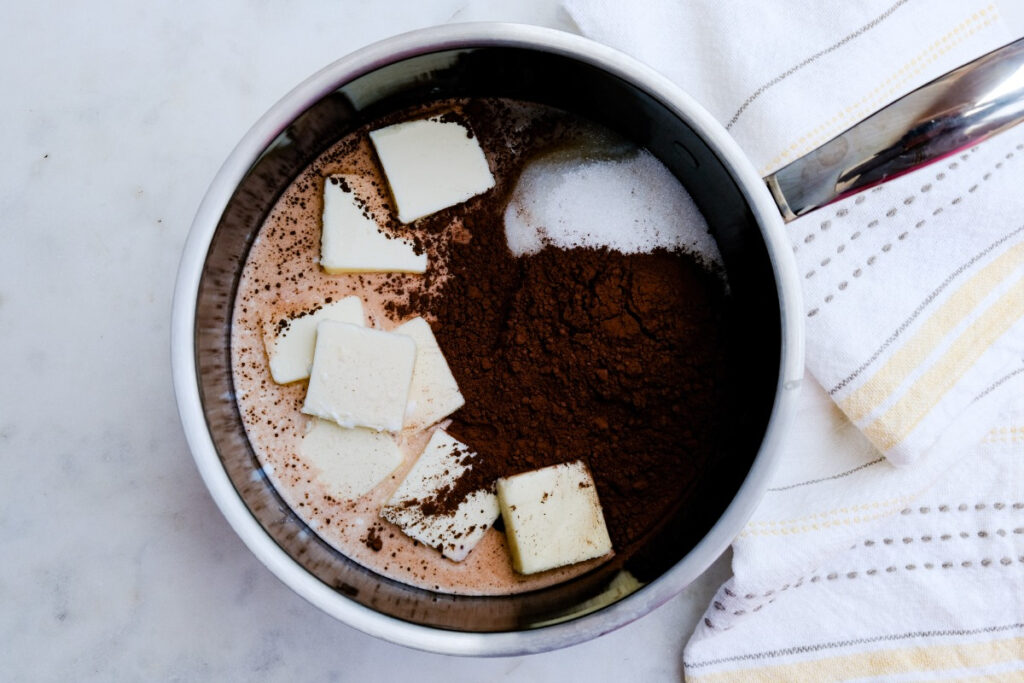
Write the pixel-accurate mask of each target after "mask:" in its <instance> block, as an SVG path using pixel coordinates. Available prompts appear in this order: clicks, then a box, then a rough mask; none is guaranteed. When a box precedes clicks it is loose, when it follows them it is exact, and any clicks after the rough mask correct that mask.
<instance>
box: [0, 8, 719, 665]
mask: <svg viewBox="0 0 1024 683" xmlns="http://www.w3.org/2000/svg"><path fill="white" fill-rule="evenodd" d="M475 19H489V20H514V21H524V22H530V23H538V24H545V25H549V26H556V27H563V28H571V26H570V25H569V24H568V20H567V19H566V17H565V15H564V14H561V13H560V10H559V9H558V6H557V3H556V2H555V1H554V0H533V1H531V2H526V3H519V4H517V5H516V6H515V7H514V8H511V7H504V6H502V4H501V3H498V2H489V3H488V2H475V3H469V4H468V5H467V2H465V0H437V1H434V2H431V3H421V2H416V1H415V0H402V1H396V2H390V3H357V2H352V1H347V2H314V3H305V4H304V6H303V7H302V9H300V10H294V11H293V10H287V9H285V8H284V7H283V6H280V4H277V3H265V2H250V3H246V2H242V1H241V0H227V1H225V2H217V3H200V2H191V3H157V4H146V3H137V2H127V1H125V0H116V1H114V2H110V3H104V4H102V5H96V4H92V3H62V2H56V1H54V0H46V1H41V2H35V3H17V4H16V3H6V4H5V5H4V8H3V9H0V57H2V61H3V63H4V67H3V69H0V91H2V92H3V93H4V107H3V110H2V113H0V120H2V124H3V125H2V126H0V142H2V148H3V150H4V153H3V162H2V163H0V216H2V218H0V231H2V238H3V247H2V248H0V329H2V330H3V334H2V336H0V359H2V361H0V362H2V367H3V380H2V381H0V461H2V463H3V475H2V477H0V672H2V673H0V678H2V679H4V680H18V681H20V680H89V679H92V680H105V681H106V680H140V679H145V680H150V679H153V680H254V679H255V680H298V679H300V678H305V679H312V680H336V679H337V680H393V679H395V678H396V677H397V676H398V675H399V674H401V673H408V672H415V674H416V677H417V680H420V681H423V682H424V683H427V682H428V681H462V680H465V681H470V680H472V681H477V680H510V681H512V680H529V681H548V680H550V681H554V680H561V679H562V678H564V677H565V675H566V672H567V671H572V673H573V678H577V679H578V678H583V677H587V678H589V679H590V680H644V681H669V680H680V679H681V678H682V664H681V654H682V649H683V645H684V644H685V641H686V639H687V638H688V635H689V633H690V632H691V630H692V628H693V625H694V624H695V623H696V621H697V619H698V618H699V616H700V614H701V613H702V612H703V609H704V606H705V605H706V604H707V601H708V599H709V596H710V594H711V592H712V591H713V589H714V588H716V587H717V585H718V584H719V583H720V582H721V581H722V580H724V578H725V574H726V572H727V565H726V563H724V562H722V561H720V562H719V563H718V564H717V565H716V566H715V569H713V570H712V572H710V573H709V574H708V575H705V577H704V578H703V579H702V580H701V581H700V582H698V584H697V585H694V586H692V587H691V588H690V589H689V590H688V591H687V592H686V593H685V594H683V595H681V596H679V597H678V598H677V599H675V600H673V601H671V602H670V603H669V604H667V605H665V606H663V607H662V608H660V609H659V610H657V611H656V612H654V613H653V614H651V615H649V616H647V617H646V618H644V619H642V620H640V621H638V622H636V623H634V624H632V625H630V626H627V627H625V628H623V629H621V630H619V631H617V632H615V633H612V634H610V635H607V636H604V637H603V638H600V639H598V640H596V641H592V642H589V643H585V644H582V645H579V646H577V647H573V648H569V649H566V650H562V651H558V652H553V653H548V654H542V655H535V656H531V657H520V658H507V659H460V658H454V657H445V656H440V655H433V654H428V653H423V652H417V651H413V650H408V649H404V648H401V647H398V646H395V645H391V644H389V643H386V642H384V641H380V640H377V639H374V638H371V637H369V636H366V635H363V634H362V633H359V632H357V631H355V630H353V629H351V628H349V627H347V626H345V625H343V624H341V623H338V622H336V621H334V620H333V619H332V618H330V617H328V616H326V615H325V614H323V613H321V612H320V611H319V610H317V609H316V608H314V607H312V606H311V605H309V604H307V603H306V602H305V601H304V600H302V599H301V598H299V597H298V596H297V595H295V594H294V593H292V592H291V591H290V590H289V589H288V588H286V587H285V586H284V585H283V584H282V583H281V582H280V581H278V580H277V579H276V578H275V577H274V576H272V575H271V573H270V572H269V571H267V570H266V569H265V568H264V567H263V566H262V565H261V564H260V563H259V562H258V561H257V560H256V559H255V558H254V557H253V556H252V555H251V554H250V553H249V551H248V550H247V549H246V548H245V547H244V546H243V545H242V543H241V541H239V540H238V538H237V537H236V536H235V535H234V533H233V532H232V531H231V529H230V528H229V527H228V525H227V523H226V522H225V521H224V519H223V518H222V517H221V515H220V513H219V511H218V510H217V508H216V507H215V506H214V504H213V502H212V500H211V499H210V496H209V495H208V494H207V492H206V489H205V488H204V486H203V484H202V482H201V480H200V478H199V475H198V473H197V471H196V468H195V466H194V464H193V462H192V458H191V456H190V455H189V452H188V448H187V446H186V444H185V439H184V436H183V434H182V431H181V427H180V425H179V422H178V416H177V412H176V408H175V402H174V395H173V391H172V388H171V377H170V361H169V319H170V305H171V292H172V289H173V285H174V278H175V270H176V267H177V263H178V258H179V254H180V250H181V247H182V244H183V243H184V240H185V236H186V234H187V232H188V229H189V225H190V222H191V220H192V216H193V213H194V212H195V210H196V207H197V206H198V204H199V201H200V199H201V197H202V195H203V193H204V191H205V189H206V186H207V184H208V183H209V182H210V181H211V179H212V178H213V176H214V174H215V173H216V171H217V169H218V167H219V166H220V164H221V162H222V161H223V160H224V159H225V157H226V156H227V154H228V153H229V151H230V150H231V148H232V147H233V145H234V144H235V142H236V141H237V140H238V139H239V138H240V137H241V136H242V135H243V133H244V132H245V131H246V130H247V129H248V127H249V126H250V125H251V124H252V123H253V122H254V121H255V120H256V119H257V118H258V117H259V116H260V115H261V114H262V113H263V112H264V111H265V110H266V109H267V108H268V107H269V106H270V105H271V104H273V103H274V102H275V101H276V100H277V99H278V98H279V97H280V96H282V95H283V94H284V93H285V92H286V91H287V90H289V89H290V88H291V87H292V86H293V85H295V84H297V83H298V82H299V81H301V80H302V79H303V78H305V77H306V76H308V75H309V74H311V73H312V72H314V71H315V70H317V69H319V68H320V67H322V66H324V65H326V64H327V63H329V62H330V61H333V60H334V59H336V58H338V57H340V56H342V55H344V54H346V53H348V52H350V51H352V50H354V49H355V48H358V47H361V46H362V45H365V44H367V43H370V42H372V41H374V40H377V39H380V38H384V37H386V36H388V35H391V34H395V33H399V32H402V31H406V30H410V29H413V28H418V27H421V26H427V25H431V24H437V23H444V22H447V21H461V20H475ZM569 667H571V669H570V668H569Z"/></svg>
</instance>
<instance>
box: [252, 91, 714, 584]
mask: <svg viewBox="0 0 1024 683" xmlns="http://www.w3.org/2000/svg"><path fill="white" fill-rule="evenodd" d="M439 113H446V114H447V115H448V116H452V117H455V118H458V119H460V120H462V121H463V122H464V123H465V124H466V125H467V126H468V127H469V129H470V130H471V131H472V134H473V135H475V136H477V138H478V139H479V141H480V143H481V146H482V147H483V150H484V152H485V154H486V156H487V158H488V160H489V162H490V164H491V169H492V172H493V173H494V176H495V179H496V183H497V184H496V187H494V188H493V189H492V190H490V191H488V192H486V193H485V194H483V195H481V196H478V197H475V198H473V199H471V200H470V201H468V202H466V203H464V204H461V205H458V206H455V207H451V208H449V209H446V210H444V211H441V212H438V213H436V214H434V215H431V216H428V217H426V218H423V219H420V220H419V221H416V222H415V223H413V224H411V225H401V224H400V223H398V222H397V220H396V219H395V218H394V207H393V204H392V202H391V198H390V196H389V194H388V190H387V183H386V181H385V179H384V178H383V177H382V175H381V173H380V171H379V168H378V166H377V163H376V158H375V156H374V154H373V150H372V148H371V146H370V143H369V140H368V137H367V133H368V131H369V130H371V129H373V128H377V127H380V126H383V125H387V124H390V123H393V122H396V121H400V120H407V119H411V118H418V117H423V116H426V115H432V114H439ZM591 135H593V127H592V126H591V125H590V124H586V123H584V122H582V121H580V120H579V119H577V118H574V117H572V116H570V115H568V114H565V113H564V112H560V111H557V110H554V109H550V108H547V107H543V106H541V105H535V104H524V103H518V102H512V101H508V100H479V99H478V100H458V101H454V100H450V101H445V102H439V103H434V104H432V105H430V106H427V107H420V108H418V109H416V110H409V111H405V112H400V113H398V114H396V115H394V116H393V117H388V118H387V119H386V120H382V121H379V122H376V123H375V124H374V125H373V127H372V128H363V129H360V130H358V131H355V132H354V133H353V134H351V135H349V136H347V137H346V138H344V139H343V140H341V141H339V142H338V143H337V144H335V145H334V146H333V147H332V148H331V149H329V150H328V151H327V152H325V153H324V154H323V155H321V156H320V157H319V158H318V159H317V160H316V161H315V162H314V163H313V164H311V165H310V166H309V167H308V168H307V169H306V170H305V171H303V172H302V173H301V174H300V175H299V177H297V178H296V179H295V181H294V182H293V183H292V185H291V186H290V187H289V188H288V189H287V190H286V192H285V193H284V194H283V195H282V197H281V199H280V200H279V201H278V202H277V204H276V206H275V207H274V209H273V210H272V211H271V213H270V215H269V216H268V218H267V220H266V222H265V224H264V225H263V227H262V229H261V231H260V233H259V235H258V236H257V238H256V241H255V242H254V244H253V246H252V249H251V251H250V253H249V255H248V259H247V262H246V265H245V269H244V272H243V275H242V279H241V282H240V285H239V289H238V294H237V298H236V301H235V308H234V317H233V338H232V358H233V368H234V377H235V387H236V393H237V396H238V403H239V408H240V412H241V414H242V417H243V421H244V423H245V426H246V430H247V433H248V436H249V439H250V441H251V443H252V445H253V448H254V450H255V451H256V454H257V456H258V458H259V459H260V462H261V463H262V464H263V466H264V468H265V470H266V471H267V472H268V473H269V476H270V479H271V481H272V482H273V483H274V485H275V487H276V489H277V490H278V492H279V493H280V494H281V496H282V498H283V499H284V500H285V501H286V502H287V503H288V504H289V505H290V506H291V507H292V509H293V510H295V512H296V513H297V514H299V515H300V516H301V517H302V518H303V519H304V520H305V521H306V522H307V524H309V526H310V527H311V528H313V529H314V530H315V531H316V533H318V534H319V535H320V536H321V537H322V538H323V539H324V540H326V541H327V542H328V543H330V544H331V545H333V546H334V547H336V548H337V549H338V550H339V551H341V552H342V553H344V554H345V555H347V556H349V557H350V558H352V559H353V560H355V561H357V562H359V563H361V564H363V565H365V566H366V567H368V568H370V569H372V570H374V571H376V572H378V573H380V574H382V575H383V576H387V577H389V578H392V579H395V580H398V581H402V582H404V583H408V584H411V585H415V586H419V587H422V588H425V589H428V590H436V591H441V592H448V593H458V594H470V595H500V594H510V593H517V592H523V591H528V590H533V589H536V588H540V587H543V586H546V585H551V584H554V583H557V582H560V581H564V580H566V579H569V578H571V577H573V576H576V575H579V574H581V573H584V572H586V571H588V570H590V569H592V568H593V567H594V566H596V565H597V564H599V563H601V562H603V561H605V560H604V559H598V560H593V561H590V562H586V563H581V564H577V565H573V566H570V567H566V568H562V569H556V570H552V571H549V572H544V573H541V574H537V575H533V576H520V575H518V574H516V573H515V572H514V571H513V570H512V568H511V563H510V560H509V555H508V550H507V547H506V543H505V536H504V533H503V531H502V530H501V529H500V520H499V528H496V529H491V530H489V531H488V532H487V534H486V535H485V537H484V539H483V541H481V543H480V544H479V545H478V546H477V547H476V548H475V549H474V550H473V551H472V552H471V553H470V555H469V557H468V558H467V559H466V560H465V561H463V562H461V563H455V562H452V561H449V560H447V559H445V558H443V557H442V556H441V555H440V554H439V553H438V552H437V551H436V550H434V549H433V548H427V547H425V546H423V545H421V544H419V543H416V542H415V541H412V540H411V539H409V538H408V537H406V536H405V535H404V534H403V533H402V532H401V531H400V530H399V529H398V528H397V527H394V526H393V525H391V524H389V523H388V522H386V521H384V520H382V519H380V517H379V509H380V506H381V505H382V504H383V502H384V501H386V500H387V499H388V498H389V497H390V495H391V493H392V492H393V491H394V489H395V488H396V487H397V486H398V484H399V483H400V482H401V480H402V477H403V476H404V475H405V473H406V472H407V471H408V469H409V468H410V467H411V466H412V464H413V462H414V460H415V458H416V456H417V455H418V453H419V452H420V450H421V449H422V447H423V446H424V445H425V443H426V441H427V440H428V439H429V436H430V431H429V430H427V431H424V432H420V433H414V434H410V433H402V434H400V435H398V437H397V439H398V442H399V445H400V448H401V451H402V453H403V456H404V461H403V464H402V466H400V467H399V469H398V470H396V472H394V473H393V474H392V475H391V477H390V478H388V479H387V480H385V481H384V482H382V483H381V484H380V485H379V486H377V487H376V488H375V489H374V490H373V491H371V492H370V493H368V494H367V495H365V496H363V497H362V498H360V499H358V500H355V501H349V500H341V499H338V498H337V497H335V496H333V495H332V494H331V491H330V490H329V488H328V487H327V486H325V484H324V482H323V481H321V480H320V479H318V471H317V468H316V467H315V466H313V465H312V464H311V463H310V462H307V461H305V460H304V459H303V458H302V456H301V454H300V449H299V444H300V442H301V438H302V434H303V433H304V431H305V429H306V427H307V421H308V420H309V419H310V418H307V417H306V416H304V415H302V414H301V413H300V412H299V408H300V407H301V405H302V402H303V398H304V395H305V389H306V383H305V382H298V383H295V384H291V385H286V386H280V385H277V384H275V383H274V382H273V380H272V379H271V377H270V372H269V367H268V362H267V356H266V352H265V346H264V339H265V337H266V335H270V334H272V333H273V330H274V328H275V326H276V325H278V324H279V323H280V321H281V320H285V319H287V318H289V317H294V316H296V315H300V314H302V313H303V312H306V311H310V310H313V309H315V308H316V307H318V306H321V305H323V304H324V303H325V302H328V301H331V300H337V299H340V298H341V297H344V296H347V295H350V294H355V295H358V296H360V297H361V298H362V300H363V303H364V308H365V311H366V314H367V325H368V326H371V327H375V328H378V329H384V330H390V329H392V328H394V327H396V326H398V325H399V324H401V323H402V322H404V321H405V320H408V319H410V318H412V317H415V316H417V315H419V316H422V317H424V318H426V319H427V320H428V321H429V322H430V323H431V326H432V328H433V330H434V334H435V336H436V337H437V340H438V343H439V344H440V347H441V350H442V351H443V353H444V355H445V357H446V359H447V361H448V364H449V366H450V367H451V370H452V372H453V374H454V376H455V378H456V380H457V381H458V383H459V387H460V390H461V391H462V393H463V395H464V397H465V399H466V405H465V406H464V407H463V408H461V409H460V410H459V411H457V412H456V413H454V414H453V415H452V416H451V418H450V419H449V420H447V421H445V422H443V423H442V426H444V427H445V428H446V429H447V430H448V431H449V432H450V433H451V434H452V435H453V436H455V437H456V438H458V439H459V440H461V441H463V442H464V443H466V444H467V445H469V447H470V448H472V449H473V450H475V451H477V452H478V453H479V454H480V457H479V458H477V465H476V466H474V468H473V469H472V470H470V471H469V472H468V473H467V474H466V475H465V476H463V477H462V479H460V480H459V481H458V482H456V485H455V486H453V487H451V488H450V489H448V490H446V491H444V492H443V493H442V494H441V495H440V496H439V497H438V499H437V500H433V501H430V505H431V506H432V509H435V510H437V509H440V510H442V511H444V510H450V509H454V508H455V507H456V506H457V505H458V503H459V502H460V501H461V500H463V499H464V498H465V497H466V496H467V495H468V494H469V493H471V492H473V491H475V490H478V489H480V488H488V487H490V486H491V485H492V483H493V482H494V480H495V479H496V478H497V477H500V476H507V475H511V474H516V473H518V472H524V471H527V470H532V469H536V468H538V467H543V466H545V465H551V464H556V463H561V462H568V461H572V460H577V459H582V460H584V461H585V462H586V463H587V464H588V465H589V467H590V469H591V471H592V473H593V475H594V478H595V482H596V485H597V489H598V495H599V498H600V501H601V504H602V507H603V510H604V515H605V518H606V520H607V524H608V528H609V532H610V535H611V538H612V541H613V544H614V548H615V553H616V556H617V558H618V559H623V558H625V557H628V556H629V554H630V553H631V552H632V551H633V550H635V549H636V548H637V547H639V546H640V545H642V544H643V543H644V541H645V540H646V539H648V538H650V537H651V536H652V535H653V534H654V533H655V532H656V531H657V529H658V527H659V524H660V523H661V521H663V520H664V519H665V518H666V517H667V516H668V515H670V514H672V513H673V512H675V511H676V509H677V508H678V506H679V504H680V501H681V500H683V499H684V497H685V496H684V494H686V493H687V492H688V491H691V490H692V489H693V487H694V486H695V485H696V482H697V480H698V477H699V475H700V473H701V471H702V469H703V468H704V466H705V464H706V463H707V461H708V460H709V458H711V457H714V455H715V453H716V450H717V449H718V448H719V445H720V444H721V442H722V438H723V435H722V434H721V433H720V432H721V427H720V425H721V424H722V420H721V414H722V412H723V411H724V406H725V403H726V398H727V397H726V395H725V391H726V386H727V384H728V382H727V376H726V375H727V368H728V358H727V351H726V344H725V343H724V339H723V335H724V321H723V316H724V311H726V310H727V298H726V297H725V296H724V294H723V285H722V281H721V279H720V278H719V277H718V276H716V275H715V274H713V273H711V272H709V269H708V268H706V267H705V266H703V265H702V264H701V263H700V262H699V259H697V258H695V257H694V256H692V255H689V254H685V253H681V252H668V251H665V250H663V249H660V250H654V251H651V252H649V253H637V254H623V253H619V252H616V251H610V250H608V249H594V248H569V249H566V248H556V247H553V246H548V247H546V248H544V249H542V250H541V251H540V252H538V253H536V254H532V255H528V256H519V257H516V256H514V255H513V254H512V253H511V252H510V251H509V250H508V247H507V244H506V242H505V233H504V229H503V223H502V217H503V214H504V212H505V208H506V205H507V203H508V198H509V195H510V194H511V192H512V189H513V187H514V185H515V182H516V179H517V178H518V176H519V172H520V171H521V169H522V168H523V166H524V164H526V163H527V162H528V161H529V160H530V159H531V158H534V157H536V156H537V155H539V154H544V153H548V152H550V151H551V150H553V149H556V148H561V149H564V148H565V147H566V145H569V146H571V145H574V144H585V140H586V139H587V137H588V136H591ZM581 141H582V143H581ZM340 173H344V174H350V175H358V176H360V177H361V178H362V183H361V186H357V187H355V188H354V190H355V192H356V193H357V195H359V196H360V197H362V198H364V199H366V200H368V206H369V210H370V211H371V213H372V214H373V215H374V217H375V218H376V219H377V221H378V223H380V224H381V225H382V226H384V230H385V231H388V232H390V233H392V234H395V235H401V236H403V237H407V238H410V239H412V240H413V241H414V243H415V244H416V245H417V249H421V250H425V251H426V252H427V253H428V256H429V265H428V270H427V272H426V273H424V274H422V275H408V274H373V275H367V274H363V275H358V274H353V275H327V274H326V273H324V272H323V271H322V270H321V269H320V267H319V265H318V263H317V258H318V255H319V247H320V216H321V211H322V199H321V197H322V192H323V182H324V178H325V177H326V176H328V175H331V174H340Z"/></svg>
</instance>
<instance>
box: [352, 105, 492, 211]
mask: <svg viewBox="0 0 1024 683" xmlns="http://www.w3.org/2000/svg"><path fill="white" fill-rule="evenodd" d="M370 140H371V141H372V142H373V146H374V148H375V149H376V150H377V157H378V158H379V159H380V163H381V166H382V167H383V168H384V175H385V176H387V179H388V185H389V186H390V187H391V194H392V196H393V197H394V198H395V204H397V205H398V219H399V220H400V221H402V222H403V223H411V222H412V221H414V220H416V219H417V218H422V217H423V216H427V215H430V214H432V213H434V212H436V211H440V210H441V209H444V208H447V207H449V206H454V205H455V204H459V203H460V202H464V201H466V200H467V199H470V198H471V197H475V196H476V195H478V194H480V193H482V192H486V191H487V190H489V189H491V188H492V187H494V176H493V175H491V169H490V166H488V164H487V158H486V157H485V156H484V151H483V150H482V149H481V148H480V143H479V141H478V140H477V139H476V136H474V135H473V134H472V133H471V132H470V130H469V129H468V128H466V126H464V125H463V124H461V123H459V122H457V121H450V120H444V117H433V118H429V119H420V120H418V121H406V122H405V123H396V124H395V125H393V126H388V127H387V128H381V129H380V130H375V131H373V132H371V133H370Z"/></svg>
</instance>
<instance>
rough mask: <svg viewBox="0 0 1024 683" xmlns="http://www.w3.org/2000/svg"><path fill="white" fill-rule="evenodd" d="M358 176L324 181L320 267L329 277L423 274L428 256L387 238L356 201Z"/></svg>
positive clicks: (389, 237)
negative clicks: (388, 273)
mask: <svg viewBox="0 0 1024 683" xmlns="http://www.w3.org/2000/svg"><path fill="white" fill-rule="evenodd" d="M363 182H364V181H362V179H360V178H359V177H358V176H345V175H334V176H329V177H328V178H326V179H325V180H324V214H323V228H322V231H321V233H320V265H321V267H323V269H324V270H326V271H327V272H328V273H374V272H395V273H422V272H423V271H425V270H426V269H427V255H426V254H425V253H423V254H417V253H416V250H415V248H414V247H413V244H412V242H410V241H408V240H405V239H402V238H399V237H393V236H389V235H386V234H384V233H383V232H381V230H380V226H379V225H377V221H375V220H374V219H373V217H372V216H371V215H370V213H369V211H367V209H366V208H365V206H363V204H362V203H361V202H360V201H359V198H358V197H356V194H355V189H354V188H355V187H357V186H359V185H360V184H361V183H363Z"/></svg>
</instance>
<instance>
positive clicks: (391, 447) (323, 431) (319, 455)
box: [300, 418, 402, 500]
mask: <svg viewBox="0 0 1024 683" xmlns="http://www.w3.org/2000/svg"><path fill="white" fill-rule="evenodd" d="M300 453H301V454H302V457H303V458H304V459H305V460H306V461H307V462H309V463H310V464H311V465H313V466H314V467H316V468H317V469H319V470H320V471H319V474H318V475H317V481H318V482H320V483H322V484H323V485H324V486H325V487H326V488H327V490H328V492H330V494H331V495H332V496H334V497H336V498H339V499H341V500H352V499H355V498H359V497H360V496H362V495H364V494H366V493H368V492H370V491H371V490H373V488H374V487H376V486H377V484H379V483H380V482H382V481H384V480H385V479H387V477H388V475H389V474H391V473H392V472H394V471H395V468H396V467H398V466H399V465H400V464H401V463H402V454H401V452H400V451H399V450H398V445H397V444H396V443H395V440H394V438H393V437H392V436H391V435H390V434H386V433H384V432H374V431H371V430H369V429H358V428H357V429H345V428H344V427H339V426H338V425H336V424H334V423H333V422H329V421H327V420H321V419H319V418H316V419H314V420H313V425H312V428H311V429H310V430H309V431H308V432H307V433H306V434H305V436H303V437H302V445H301V447H300Z"/></svg>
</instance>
